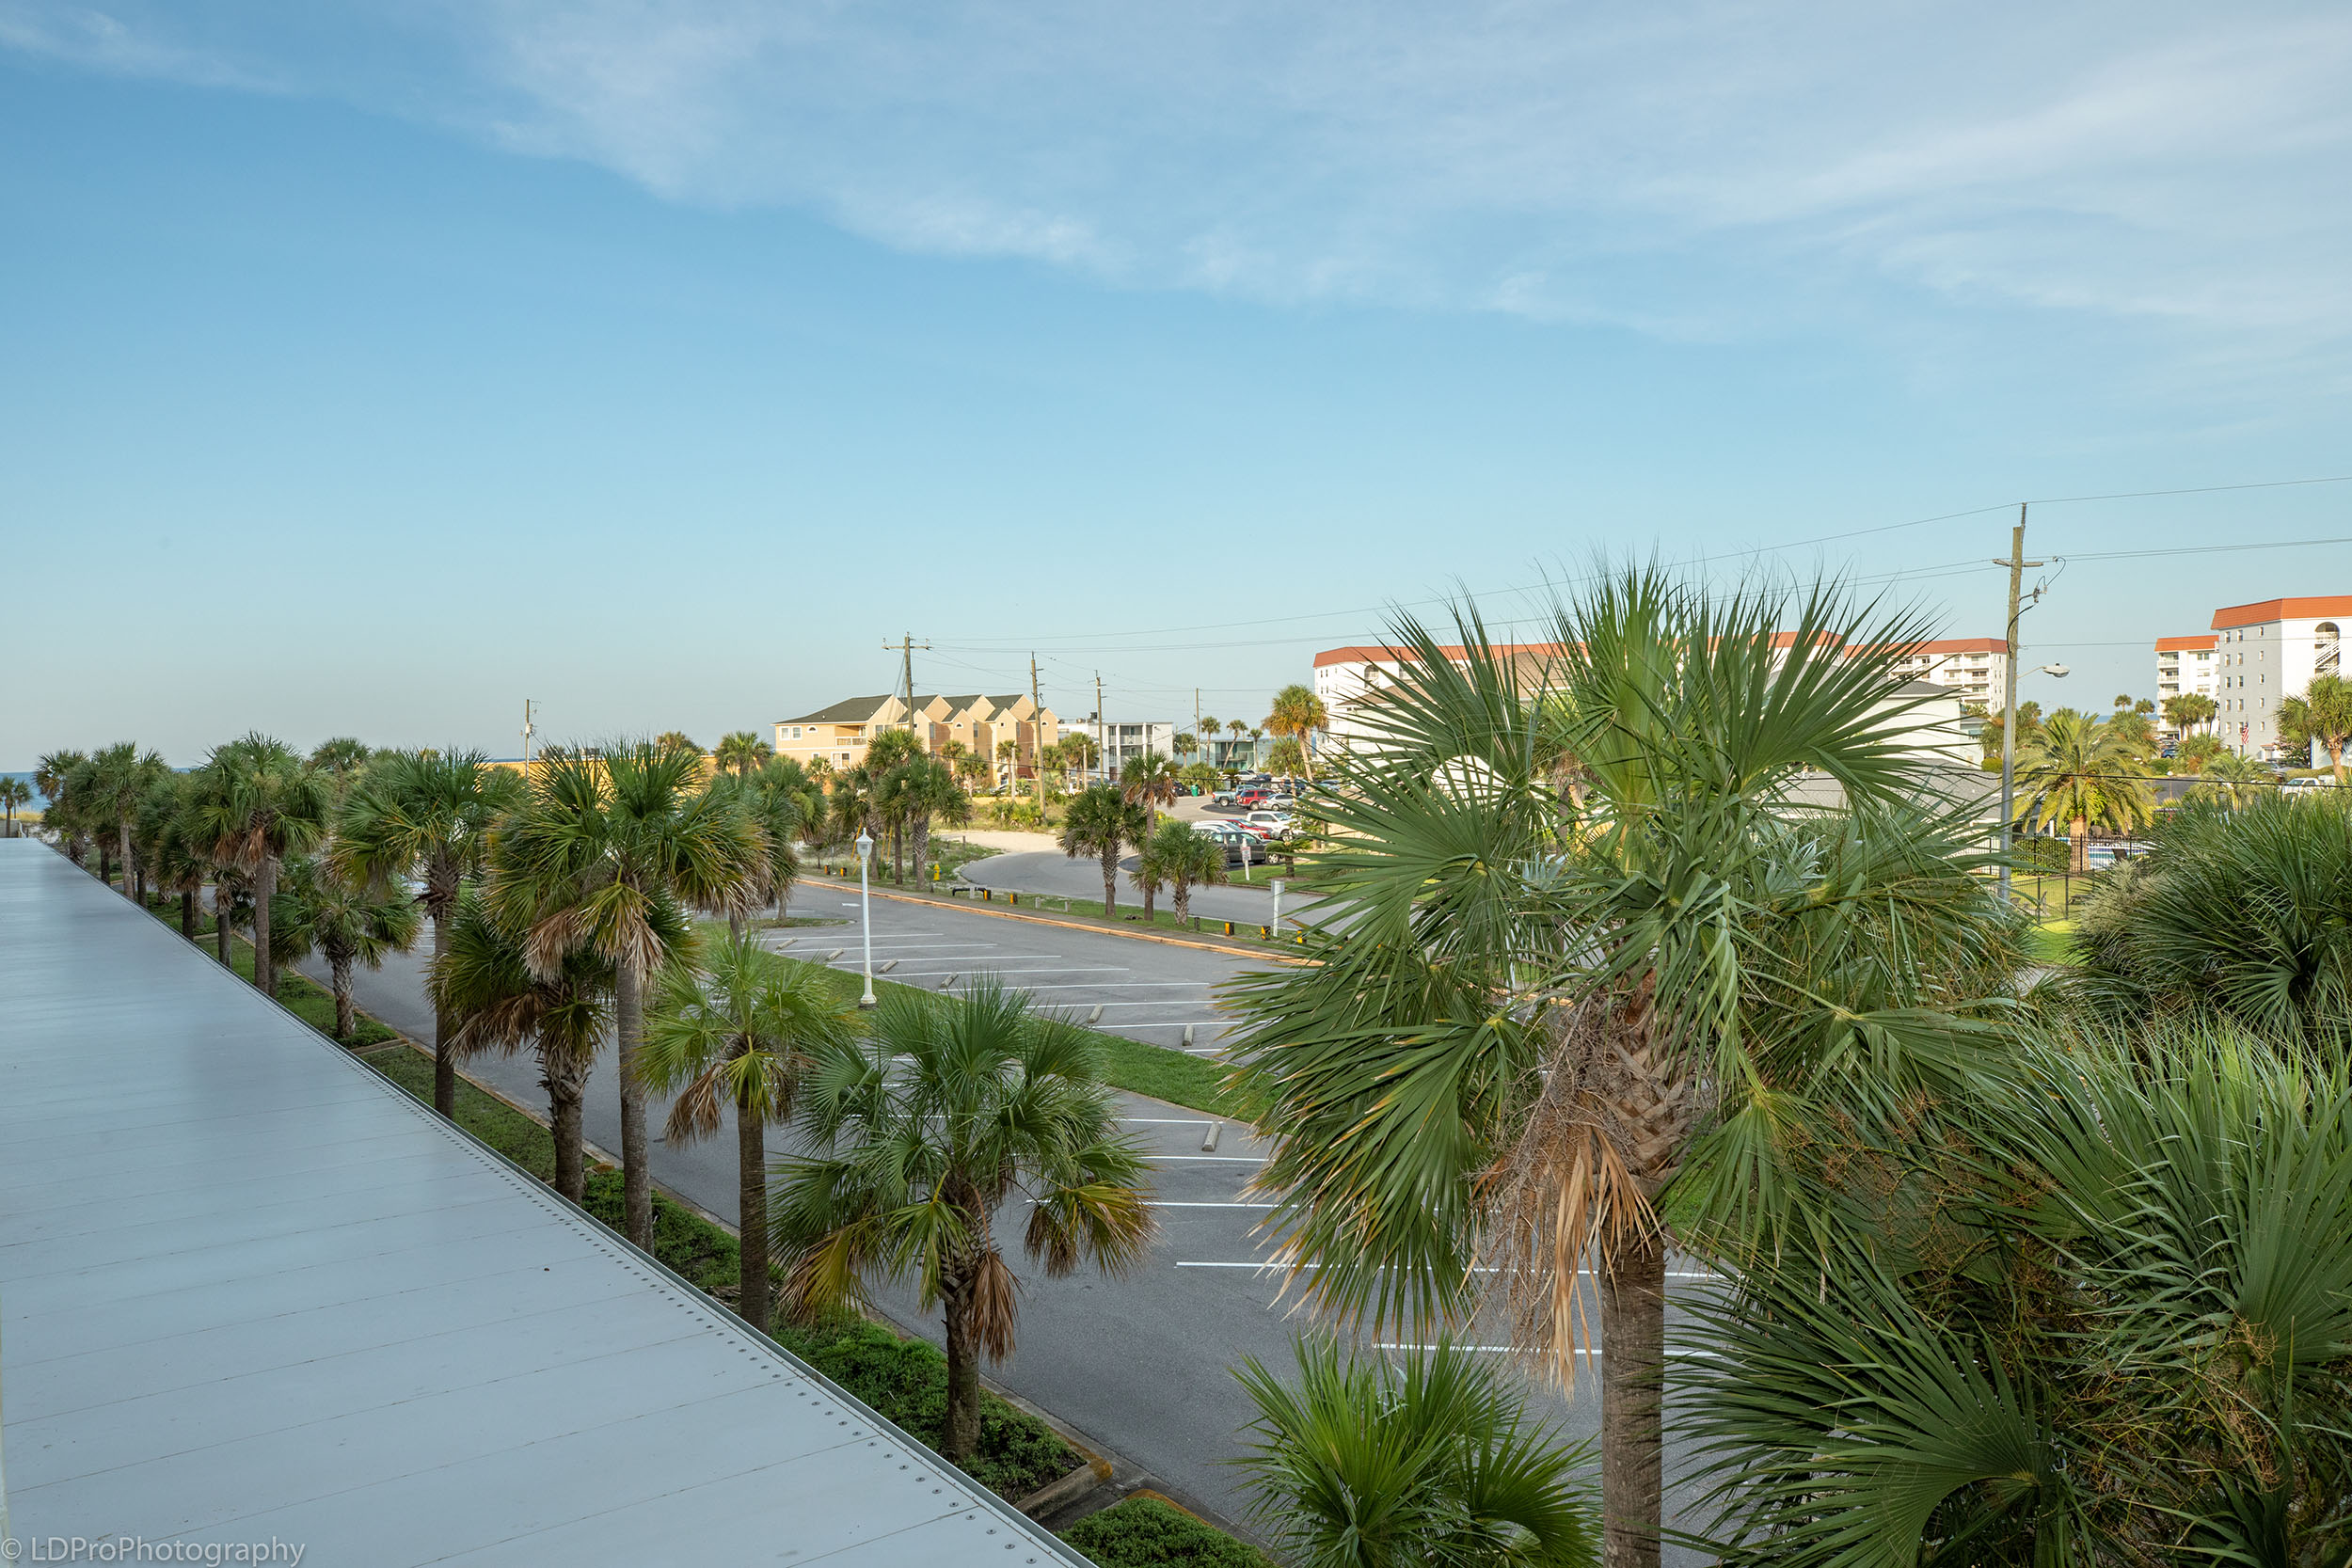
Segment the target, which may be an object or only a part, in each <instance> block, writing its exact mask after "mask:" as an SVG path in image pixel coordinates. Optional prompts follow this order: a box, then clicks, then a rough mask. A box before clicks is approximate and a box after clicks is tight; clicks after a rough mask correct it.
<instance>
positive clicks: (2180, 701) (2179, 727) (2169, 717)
mask: <svg viewBox="0 0 2352 1568" xmlns="http://www.w3.org/2000/svg"><path fill="white" fill-rule="evenodd" d="M2220 711H2221V706H2220V705H2219V704H2218V703H2216V702H2215V701H2214V700H2213V699H2212V698H2211V697H2208V696H2206V695H2205V694H2204V693H2203V692H2201V691H2184V692H2182V693H2181V694H2180V695H2179V696H2177V697H2167V698H2166V699H2165V700H2164V721H2165V722H2166V723H2168V724H2169V725H2171V726H2172V728H2173V729H2174V731H2176V732H2177V733H2178V734H2180V735H2181V736H2187V735H2188V734H2189V733H2190V732H2191V731H2193V730H2195V729H2196V728H2197V727H2198V726H2199V725H2201V724H2203V723H2205V722H2206V721H2209V720H2211V719H2212V718H2213V716H2214V715H2215V714H2217V713H2219V712H2220Z"/></svg>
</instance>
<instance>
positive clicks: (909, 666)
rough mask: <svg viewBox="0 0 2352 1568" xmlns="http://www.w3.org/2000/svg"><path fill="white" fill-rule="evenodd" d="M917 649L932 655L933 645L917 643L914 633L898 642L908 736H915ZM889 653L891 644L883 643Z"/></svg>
mask: <svg viewBox="0 0 2352 1568" xmlns="http://www.w3.org/2000/svg"><path fill="white" fill-rule="evenodd" d="M917 648H920V649H922V650H923V651H924V652H925V653H930V651H931V645H930V643H929V642H917V641H915V640H914V633H912V632H909V633H908V634H907V635H905V636H904V637H901V638H900V639H899V640H898V657H899V660H900V664H899V676H898V679H899V684H900V686H901V687H902V688H903V689H904V695H905V697H906V702H907V734H909V735H914V734H915V728H914V650H915V649H917ZM889 651H890V644H889V643H887V642H885V643H883V644H882V652H884V653H888V652H889ZM923 749H924V750H925V751H927V752H928V751H930V747H928V746H926V747H924V748H923Z"/></svg>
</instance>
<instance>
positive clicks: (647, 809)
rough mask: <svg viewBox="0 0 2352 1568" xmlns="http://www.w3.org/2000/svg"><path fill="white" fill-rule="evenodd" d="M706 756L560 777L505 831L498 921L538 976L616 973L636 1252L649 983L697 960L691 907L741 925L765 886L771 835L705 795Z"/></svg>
mask: <svg viewBox="0 0 2352 1568" xmlns="http://www.w3.org/2000/svg"><path fill="white" fill-rule="evenodd" d="M702 772H703V758H702V755H701V753H699V752H689V751H685V750H683V749H681V748H677V747H664V746H660V745H658V744H656V743H654V742H650V741H627V742H622V743H619V744H616V745H612V746H607V747H605V748H604V749H603V755H602V758H601V759H600V761H598V762H590V761H587V760H584V759H582V760H570V759H566V760H564V761H562V762H556V763H551V764H548V766H547V767H544V768H540V769H539V771H538V772H537V774H536V775H534V776H533V777H532V781H531V793H530V796H529V798H528V800H526V801H525V802H524V804H523V805H522V806H521V807H520V808H518V809H517V810H516V812H515V813H514V814H513V815H512V816H510V817H509V818H508V819H507V820H506V821H505V822H503V823H502V824H501V826H500V828H499V831H498V833H497V837H496V842H495V844H494V846H493V848H492V852H491V855H490V875H489V886H490V890H491V901H492V905H493V909H492V912H493V913H494V914H495V915H497V916H498V917H499V919H500V921H501V924H503V925H506V926H509V927H515V928H517V929H520V930H522V931H523V932H524V933H525V936H524V953H525V956H526V958H528V959H529V962H530V967H531V972H532V974H533V975H534V976H536V977H538V978H540V979H553V978H554V977H555V976H557V975H558V974H560V973H561V972H562V970H563V966H564V959H565V958H567V957H568V956H569V955H571V954H572V953H574V952H576V951H578V950H580V949H582V948H585V949H587V950H589V951H591V952H593V953H595V954H596V955H597V956H598V957H600V958H604V959H606V960H608V961H610V962H611V963H612V966H613V968H614V971H615V976H614V984H613V990H614V996H613V1019H614V1029H613V1033H614V1035H615V1037H617V1039H618V1042H619V1055H620V1080H621V1182H622V1204H623V1213H624V1218H625V1220H626V1223H627V1225H628V1239H629V1240H630V1241H631V1242H634V1243H636V1244H637V1245H638V1246H640V1247H644V1248H650V1247H651V1246H652V1244H653V1189H652V1186H651V1185H650V1181H649V1179H648V1176H647V1173H646V1169H645V1099H644V1080H643V1077H642V1075H641V1074H640V1072H639V1070H638V1066H637V1057H638V1053H639V1052H640V1051H641V1050H642V1049H643V1047H644V1031H645V1019H644V994H645V986H646V982H647V981H648V980H649V979H650V978H651V977H652V976H653V975H655V974H658V973H660V970H661V969H662V968H663V967H665V966H666V965H668V964H672V963H677V962H683V961H685V960H687V959H688V958H691V954H692V951H693V929H692V927H691V925H690V924H689V922H688V920H687V916H686V910H687V909H688V908H690V907H691V908H694V909H701V910H706V911H710V912H712V913H716V914H730V915H731V914H733V913H735V912H736V911H739V910H742V909H745V908H748V907H749V906H750V904H751V901H752V900H753V899H754V898H755V897H756V896H757V895H758V894H759V891H760V889H761V888H763V887H764V886H765V885H766V878H767V868H768V856H769V845H768V842H767V835H766V834H764V833H763V832H761V831H760V829H759V825H758V824H757V823H756V822H754V821H753V820H752V819H751V817H750V816H749V815H748V814H747V813H746V812H745V811H744V810H743V809H742V806H741V803H740V801H739V799H738V798H737V797H736V795H735V794H734V793H733V792H731V791H727V792H718V791H709V790H705V789H703V788H701V787H700V786H701V783H702Z"/></svg>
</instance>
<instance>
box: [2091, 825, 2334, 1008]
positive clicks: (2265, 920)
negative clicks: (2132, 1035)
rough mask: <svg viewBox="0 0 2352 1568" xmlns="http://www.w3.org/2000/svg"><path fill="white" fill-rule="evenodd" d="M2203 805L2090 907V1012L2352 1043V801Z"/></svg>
mask: <svg viewBox="0 0 2352 1568" xmlns="http://www.w3.org/2000/svg"><path fill="white" fill-rule="evenodd" d="M2249 794H2250V797H2251V798H2250V799H2249V800H2246V801H2244V802H2243V803H2241V804H2237V805H2234V806H2231V807H2228V808H2226V809H2225V808H2223V807H2221V806H2219V805H2218V804H2205V803H2199V804H2196V805H2192V806H2190V807H2188V808H2187V809H2186V810H2184V811H2182V812H2180V813H2178V814H2177V815H2175V816H2173V818H2172V819H2171V820H2170V821H2169V822H2167V823H2165V824H2164V825H2163V826H2162V827H2161V828H2159V829H2158V830H2157V832H2156V835H2155V843H2154V844H2153V847H2151V848H2150V849H2149V851H2148V852H2147V853H2146V854H2144V855H2141V856H2139V857H2138V858H2137V859H2136V860H2134V861H2133V862H2131V863H2129V865H2128V867H2126V868H2121V869H2122V870H2127V871H2128V873H2129V874H2128V875H2124V874H2121V872H2119V873H2111V874H2109V875H2108V876H2106V877H2103V878H2102V879H2101V881H2100V885H2099V886H2098V887H2097V888H2096V889H2095V890H2094V891H2093V893H2092V894H2091V896H2090V899H2089V900H2087V901H2086V903H2085V904H2084V906H2083V911H2082V916H2081V919H2080V920H2079V921H2078V923H2077V931H2076V934H2077V939H2078V946H2079V948H2080V951H2081V953H2082V957H2083V965H2084V970H2085V972H2086V974H2087V976H2088V977H2089V978H2090V979H2091V980H2092V981H2094V982H2100V983H2096V984H2093V985H2092V987H2091V998H2090V999H2091V1001H2092V1002H2093V1003H2094V1005H2096V1006H2098V1008H2099V1010H2101V1011H2103V1012H2106V1013H2107V1014H2108V1015H2109V1016H2110V1017H2111V1018H2121V1019H2122V1020H2130V1019H2134V1018H2137V1017H2140V1016H2144V1015H2147V1014H2151V1013H2153V1014H2160V1015H2166V1016H2170V1015H2175V1014H2192V1015H2200V1016H2204V1017H2209V1018H2215V1019H2220V1020H2227V1021H2231V1022H2235V1023H2237V1024H2239V1025H2241V1026H2243V1027H2245V1028H2247V1029H2250V1030H2253V1031H2255V1032H2257V1033H2259V1034H2261V1035H2262V1036H2264V1037H2265V1038H2268V1039H2272V1040H2285V1041H2295V1042H2298V1043H2301V1042H2314V1041H2316V1042H2332V1043H2333V1046H2334V1048H2335V1049H2336V1050H2339V1051H2340V1050H2342V1049H2343V1047H2344V1045H2345V1044H2347V1043H2352V921H2347V920H2346V919H2345V911H2346V908H2347V905H2352V892H2348V891H2347V890H2352V802H2346V801H2344V800H2343V798H2342V797H2340V796H2337V795H2336V793H2335V792H2334V791H2332V790H2330V791H2328V792H2327V793H2326V796H2325V797H2323V798H2322V799H2320V800H2309V801H2302V800H2289V799H2286V798H2285V797H2283V796H2281V795H2280V792H2279V791H2278V790H2276V789H2258V790H2253V791H2250V792H2249Z"/></svg>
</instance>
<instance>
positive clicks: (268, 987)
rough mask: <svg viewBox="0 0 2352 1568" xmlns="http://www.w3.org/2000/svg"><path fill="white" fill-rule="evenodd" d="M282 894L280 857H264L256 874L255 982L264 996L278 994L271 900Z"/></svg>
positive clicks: (254, 906) (254, 919) (254, 884)
mask: <svg viewBox="0 0 2352 1568" xmlns="http://www.w3.org/2000/svg"><path fill="white" fill-rule="evenodd" d="M277 892H278V857H277V856H275V855H263V856H262V864H261V869H259V870H258V871H256V872H254V874H253V983H254V984H255V985H257V986H259V987H261V988H262V994H263V995H264V996H276V995H277V994H278V966H277V963H276V961H275V960H274V959H273V958H271V956H270V950H269V901H270V898H271V896H272V895H275V894H276V893H277Z"/></svg>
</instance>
